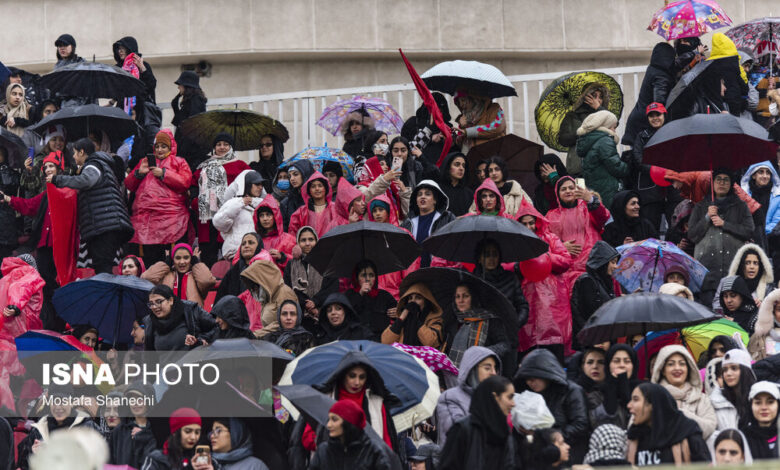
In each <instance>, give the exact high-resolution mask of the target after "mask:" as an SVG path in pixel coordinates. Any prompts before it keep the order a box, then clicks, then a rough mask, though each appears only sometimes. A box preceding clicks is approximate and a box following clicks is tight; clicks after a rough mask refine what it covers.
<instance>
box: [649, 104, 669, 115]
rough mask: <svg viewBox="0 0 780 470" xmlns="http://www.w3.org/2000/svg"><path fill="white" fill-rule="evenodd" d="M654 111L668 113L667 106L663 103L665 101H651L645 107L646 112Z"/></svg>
mask: <svg viewBox="0 0 780 470" xmlns="http://www.w3.org/2000/svg"><path fill="white" fill-rule="evenodd" d="M653 112H655V113H661V114H666V107H665V106H664V105H663V103H657V102H656V103H650V104H648V105H647V108H645V114H650V113H653Z"/></svg>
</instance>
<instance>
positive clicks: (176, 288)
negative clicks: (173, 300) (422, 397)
mask: <svg viewBox="0 0 780 470" xmlns="http://www.w3.org/2000/svg"><path fill="white" fill-rule="evenodd" d="M173 274H174V276H173V295H174V296H176V297H177V298H179V299H181V300H187V284H188V283H189V281H190V279H189V278H190V274H192V271H188V272H186V273H184V274H182V273H180V272H178V271H176V272H174V273H173Z"/></svg>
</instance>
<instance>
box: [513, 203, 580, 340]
mask: <svg viewBox="0 0 780 470" xmlns="http://www.w3.org/2000/svg"><path fill="white" fill-rule="evenodd" d="M526 215H532V216H534V217H536V236H537V237H539V238H540V239H541V240H543V241H544V242H545V243H547V245H548V246H549V247H550V249H549V251H548V252H547V253H546V255H545V256H547V257H548V258H549V259H550V264H551V265H552V271H551V273H550V275H549V276H547V277H546V278H545V279H543V280H541V281H537V282H531V281H530V280H528V279H523V283H522V288H523V294H524V296H525V299H526V300H527V301H528V321H527V322H526V324H525V326H523V327H522V329H521V330H520V331H519V332H518V350H520V351H526V350H528V349H531V348H532V347H534V346H536V345H546V344H563V345H565V346H566V347H568V345H570V344H571V340H572V330H571V324H572V323H571V307H570V304H569V302H567V300H568V298H569V295H570V294H569V290H568V289H567V288H566V284H565V282H564V279H563V276H562V274H563V273H565V272H566V271H567V270H568V269H569V268H570V267H571V264H572V259H571V255H570V254H569V252H568V251H567V250H566V247H565V246H563V242H561V239H560V238H558V236H557V235H555V234H554V233H552V231H550V227H549V222H548V221H547V219H546V218H544V217H543V216H542V215H541V214H540V213H539V212H537V211H536V209H535V208H534V207H533V206H531V205H530V204H523V205H521V206H520V209H519V210H518V211H517V214H515V217H516V218H517V220H518V221H519V220H520V219H521V218H522V217H523V216H526Z"/></svg>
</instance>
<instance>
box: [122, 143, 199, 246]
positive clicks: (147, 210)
mask: <svg viewBox="0 0 780 470" xmlns="http://www.w3.org/2000/svg"><path fill="white" fill-rule="evenodd" d="M161 132H165V133H167V134H169V135H170V138H171V153H170V154H169V155H168V157H167V158H164V159H162V160H159V161H158V162H157V166H158V167H160V168H163V169H165V175H164V176H163V180H162V181H160V179H159V178H155V177H154V176H152V175H151V173H150V174H147V175H146V176H145V177H144V178H143V179H140V180H139V179H138V178H136V177H135V171H136V170H138V168H140V166H141V164H142V163H143V160H141V161H140V162H139V163H138V165H136V167H135V169H134V170H133V171H132V172H131V173H130V174H129V175H127V177H126V178H125V186H126V187H127V189H128V190H129V191H133V192H135V193H136V196H135V202H133V216H132V217H131V219H130V221H131V222H132V224H133V227H134V228H135V235H133V238H132V239H131V240H130V242H131V243H138V244H140V245H157V244H167V243H175V242H177V241H178V240H179V239H181V237H183V236H184V235H185V234H186V233H187V225H188V224H189V221H190V212H189V209H187V190H188V189H189V187H190V183H191V182H192V171H190V166H189V164H187V161H186V160H185V159H183V158H181V157H177V156H176V148H177V147H176V141H175V140H173V135H172V134H171V131H169V130H168V129H163V130H162V131H161Z"/></svg>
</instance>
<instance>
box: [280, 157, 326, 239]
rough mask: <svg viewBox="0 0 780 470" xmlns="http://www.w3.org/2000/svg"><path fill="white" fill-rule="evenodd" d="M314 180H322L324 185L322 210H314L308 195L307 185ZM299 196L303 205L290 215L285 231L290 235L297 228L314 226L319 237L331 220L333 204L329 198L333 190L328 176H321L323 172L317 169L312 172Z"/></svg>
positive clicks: (323, 233)
mask: <svg viewBox="0 0 780 470" xmlns="http://www.w3.org/2000/svg"><path fill="white" fill-rule="evenodd" d="M316 180H319V181H322V183H323V184H324V185H325V203H326V206H325V209H323V210H322V212H315V211H314V200H313V199H312V198H311V196H310V195H309V186H311V184H312V183H313V182H314V181H316ZM301 197H302V198H303V205H302V206H301V207H299V208H298V209H296V210H295V212H293V214H292V215H291V216H290V225H289V227H288V229H287V232H288V233H289V234H291V235H293V234H297V233H298V229H300V228H301V227H304V226H306V225H308V226H310V227H314V230H316V231H317V235H318V236H320V237H321V236H323V235H325V232H326V231H327V229H328V226H329V225H330V221H331V220H333V215H334V214H333V204H332V201H331V198H332V197H333V191H332V189H331V187H330V183H329V182H328V178H326V177H325V176H323V174H322V173H320V172H319V171H315V172H314V173H312V175H311V176H310V177H309V179H307V180H306V182H305V183H303V187H301Z"/></svg>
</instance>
